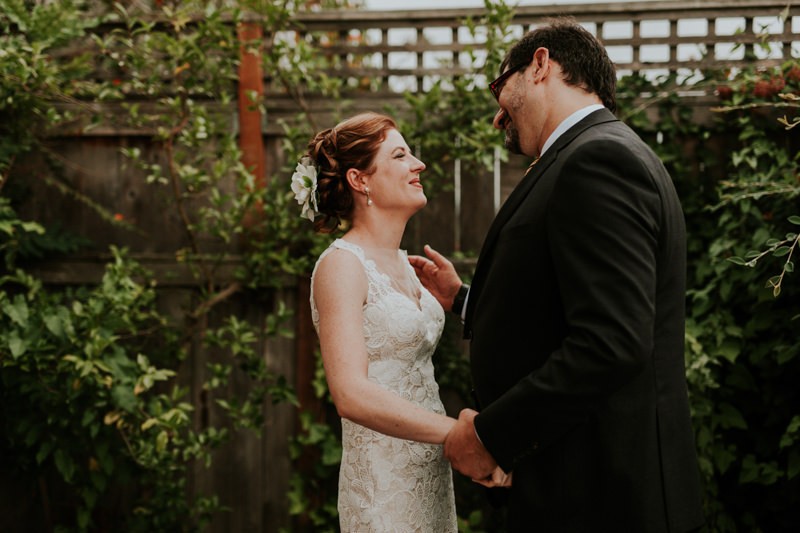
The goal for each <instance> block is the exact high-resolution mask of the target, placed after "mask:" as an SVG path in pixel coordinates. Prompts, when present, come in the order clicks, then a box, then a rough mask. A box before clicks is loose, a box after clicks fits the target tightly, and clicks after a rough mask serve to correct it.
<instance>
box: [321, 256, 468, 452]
mask: <svg viewBox="0 0 800 533" xmlns="http://www.w3.org/2000/svg"><path fill="white" fill-rule="evenodd" d="M313 290H314V300H315V302H316V305H317V310H318V312H319V337H320V347H321V349H322V362H323V364H324V366H325V375H326V377H327V380H328V387H329V389H330V391H331V396H332V397H333V402H334V404H336V409H337V411H338V412H339V415H341V416H342V417H343V418H347V419H348V420H351V421H353V422H356V423H357V424H360V425H362V426H365V427H368V428H370V429H372V430H375V431H378V432H380V433H383V434H386V435H390V436H392V437H398V438H403V439H408V440H414V441H420V442H430V443H436V444H441V443H443V442H444V440H445V437H446V435H447V433H448V432H449V431H450V429H451V428H452V427H453V426H454V425H455V420H454V419H452V418H449V417H447V416H444V415H439V414H436V413H434V412H431V411H428V410H426V409H423V408H422V407H419V406H417V405H415V404H413V403H411V402H409V401H407V400H404V399H403V398H400V397H399V396H397V395H396V394H395V393H393V392H391V391H389V390H387V389H385V388H383V387H381V386H380V385H378V384H377V383H374V382H372V381H370V380H369V379H368V378H367V367H368V358H367V348H366V345H365V343H364V332H363V329H362V327H363V326H362V324H363V312H362V307H363V304H364V301H365V300H366V296H367V278H366V276H365V274H364V271H363V268H362V266H361V264H360V262H359V260H358V258H356V257H355V256H353V255H352V254H351V253H349V252H346V251H342V250H338V251H335V252H332V253H330V254H329V255H328V256H327V257H325V259H323V260H322V262H321V263H320V265H319V267H318V268H317V272H316V274H315V276H314V287H313Z"/></svg>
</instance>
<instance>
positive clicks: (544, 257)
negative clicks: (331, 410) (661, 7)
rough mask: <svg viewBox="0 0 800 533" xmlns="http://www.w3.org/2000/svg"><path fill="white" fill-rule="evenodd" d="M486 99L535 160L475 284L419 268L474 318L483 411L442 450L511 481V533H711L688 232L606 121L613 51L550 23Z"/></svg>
mask: <svg viewBox="0 0 800 533" xmlns="http://www.w3.org/2000/svg"><path fill="white" fill-rule="evenodd" d="M501 72H502V74H501V75H500V77H499V78H497V80H495V81H494V82H492V84H491V85H490V89H491V91H492V93H493V94H494V96H495V98H496V99H497V101H498V103H499V105H500V110H499V111H498V112H497V114H496V115H495V117H494V126H495V127H496V128H498V129H500V130H504V131H505V143H506V146H507V147H508V148H509V149H510V150H511V151H513V152H518V153H522V154H525V155H528V156H530V157H532V158H535V164H534V165H532V166H531V168H530V169H529V171H528V172H527V173H526V175H525V177H523V178H522V180H521V181H520V183H519V184H518V185H517V187H516V188H515V189H514V191H513V192H512V193H511V195H510V196H509V198H508V200H507V201H506V202H505V204H504V205H503V207H502V209H501V210H500V212H499V213H498V214H497V217H496V219H495V221H494V222H493V224H492V226H491V227H490V229H489V232H488V235H487V237H486V241H485V242H484V244H483V249H482V250H481V253H480V256H479V259H478V263H477V267H476V271H475V274H474V277H473V281H472V286H471V287H467V286H466V285H462V284H461V281H460V278H459V277H458V275H457V274H456V272H455V269H454V268H453V265H452V263H450V262H449V261H448V260H447V259H445V258H444V257H442V256H441V255H440V254H438V253H436V252H435V251H434V250H432V249H431V248H430V247H426V249H425V252H426V255H427V256H428V258H429V259H426V258H423V257H420V256H416V257H412V258H411V262H412V264H413V265H414V267H415V269H416V270H417V274H418V276H419V277H420V279H421V280H422V281H423V283H424V284H425V285H426V287H428V289H429V290H430V291H431V292H432V293H433V294H434V295H435V296H436V297H437V299H439V301H440V303H442V305H443V307H444V308H445V309H448V310H452V311H453V312H455V313H458V314H460V315H461V316H462V318H463V319H464V327H465V333H464V334H465V337H466V338H469V339H471V344H470V357H471V366H472V378H473V381H474V386H475V391H476V394H477V397H478V400H479V403H480V414H477V413H476V412H475V411H472V410H469V409H465V410H464V411H462V413H461V415H460V416H459V420H458V423H457V424H456V426H455V427H454V428H453V430H452V431H451V432H450V434H449V435H448V436H447V440H446V441H445V454H446V455H447V457H448V458H449V459H450V460H451V462H452V464H453V466H454V467H455V468H456V469H457V470H459V471H460V472H461V473H463V474H465V475H467V476H470V477H472V478H474V479H477V480H486V479H487V478H488V477H489V476H490V474H491V472H492V471H493V469H494V467H495V466H496V465H499V466H500V467H501V468H502V469H503V470H504V471H506V472H513V484H512V486H511V488H510V489H494V490H508V491H509V492H508V501H509V510H508V520H509V523H508V529H509V531H512V532H523V531H524V532H528V531H535V532H537V533H543V532H625V533H628V532H634V533H643V532H657V533H661V532H683V531H691V530H695V529H697V528H699V527H700V526H701V525H702V524H703V516H702V510H701V496H700V482H699V476H698V469H697V457H696V453H695V448H694V438H693V432H692V426H691V421H690V417H689V403H688V398H687V390H686V379H685V369H684V355H683V350H684V293H685V277H686V275H685V269H686V259H685V228H684V219H683V213H682V210H681V206H680V204H679V201H678V197H677V195H676V192H675V189H674V187H673V184H672V181H671V179H670V177H669V175H668V174H667V172H666V170H665V169H664V166H663V165H662V164H661V162H660V161H659V160H658V158H657V156H656V155H655V154H654V153H653V152H652V151H651V150H650V149H649V148H648V147H647V146H646V145H645V144H644V142H642V141H641V140H640V139H639V138H638V137H637V136H636V134H635V133H633V131H631V130H630V129H629V128H628V127H627V126H625V125H624V124H623V123H622V122H620V121H618V120H617V119H616V118H615V116H614V115H613V113H612V112H613V111H614V109H615V85H616V74H615V70H614V66H613V64H612V63H611V61H610V60H609V58H608V56H607V55H606V53H605V50H604V48H603V46H602V45H601V44H600V43H599V42H598V40H597V39H596V38H595V37H594V36H592V35H591V34H590V33H589V32H587V31H586V30H585V29H583V28H582V27H581V26H579V25H577V24H576V23H574V22H573V21H571V20H567V19H557V20H554V21H552V22H551V23H550V24H549V25H547V26H543V27H540V28H538V29H535V30H533V31H531V32H529V33H527V34H526V35H525V36H523V38H522V39H521V40H520V41H519V42H518V43H516V44H515V45H514V46H513V47H512V48H511V50H510V51H509V53H508V55H507V56H506V58H505V60H504V61H503V64H502V66H501Z"/></svg>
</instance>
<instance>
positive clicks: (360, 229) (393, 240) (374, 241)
mask: <svg viewBox="0 0 800 533" xmlns="http://www.w3.org/2000/svg"><path fill="white" fill-rule="evenodd" d="M404 230H405V224H403V226H402V227H400V228H396V227H391V225H387V226H383V227H380V228H378V227H375V226H373V225H367V224H359V225H354V226H353V227H352V228H351V229H350V231H348V232H347V233H346V234H345V235H344V238H345V239H346V240H348V241H351V242H353V243H355V244H358V245H359V246H361V247H362V248H371V249H374V250H386V251H396V250H398V249H399V248H400V241H401V240H402V239H403V231H404Z"/></svg>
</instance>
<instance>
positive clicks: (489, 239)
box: [464, 109, 617, 338]
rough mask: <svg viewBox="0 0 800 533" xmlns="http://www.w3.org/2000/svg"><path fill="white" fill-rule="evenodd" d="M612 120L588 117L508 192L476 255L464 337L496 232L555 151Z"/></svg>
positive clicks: (604, 113) (603, 113)
mask: <svg viewBox="0 0 800 533" xmlns="http://www.w3.org/2000/svg"><path fill="white" fill-rule="evenodd" d="M616 120H617V118H616V117H615V116H614V114H613V113H611V112H610V111H608V110H607V109H600V110H597V111H595V112H593V113H591V114H589V115H588V116H587V117H586V118H584V119H583V120H581V121H580V122H578V123H577V124H575V125H574V126H573V127H571V128H570V129H569V130H567V131H566V132H564V133H563V134H562V135H561V136H560V137H559V138H558V139H557V140H556V142H555V143H554V144H553V146H551V147H550V148H549V149H548V150H547V151H546V152H545V154H544V155H543V156H542V157H541V158H540V159H539V160H538V161H537V162H536V164H535V165H533V166H532V167H531V168H530V170H529V171H528V172H527V173H526V174H525V176H524V177H523V178H522V180H521V181H520V182H519V183H518V184H517V186H516V187H514V190H513V191H511V194H510V195H509V196H508V199H507V200H506V201H505V203H504V204H503V206H502V207H501V208H500V210H499V211H498V212H497V215H496V216H495V218H494V221H493V222H492V225H491V226H489V231H488V232H487V234H486V239H484V241H483V247H482V248H481V253H480V255H479V256H478V263H477V265H476V267H475V274H474V275H473V278H472V285H471V287H470V294H469V301H468V302H467V313H466V317H465V319H466V320H465V323H464V337H465V338H469V337H471V334H472V332H471V323H472V315H473V312H474V309H475V306H474V305H473V304H474V303H475V302H477V301H478V296H480V290H481V288H482V286H483V277H484V276H485V274H486V272H487V271H488V265H489V263H490V262H491V261H490V258H491V256H492V253H493V252H494V248H495V244H496V241H497V237H498V235H499V233H500V230H502V229H503V227H504V226H505V225H506V223H507V222H508V220H509V219H510V218H511V216H512V215H513V214H514V213H515V212H516V210H517V208H519V206H520V204H522V202H523V200H525V198H526V197H527V196H528V194H529V193H530V192H531V190H532V189H533V187H534V185H536V183H537V182H538V181H539V178H541V177H542V176H543V175H544V174H545V173H546V172H547V170H548V169H549V168H550V166H551V165H552V164H553V163H554V162H555V161H556V160H557V159H558V155H559V152H560V151H561V150H562V149H563V148H564V147H565V146H567V145H569V144H570V143H571V142H572V141H573V140H574V139H575V138H576V137H577V136H578V135H580V134H581V133H583V132H584V131H586V130H587V129H588V128H591V127H592V126H595V125H597V124H602V123H605V122H614V121H616Z"/></svg>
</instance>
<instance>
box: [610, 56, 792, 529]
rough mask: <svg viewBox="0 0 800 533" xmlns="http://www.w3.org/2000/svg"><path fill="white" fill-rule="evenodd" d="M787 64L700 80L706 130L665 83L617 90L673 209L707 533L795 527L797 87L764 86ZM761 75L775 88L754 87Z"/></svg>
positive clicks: (669, 81) (630, 84)
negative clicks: (708, 97) (678, 206)
mask: <svg viewBox="0 0 800 533" xmlns="http://www.w3.org/2000/svg"><path fill="white" fill-rule="evenodd" d="M797 68H798V63H797V61H796V60H792V61H788V62H787V64H786V65H783V67H782V68H779V69H775V70H773V71H765V70H753V71H743V72H741V73H739V74H738V75H737V76H736V77H733V78H727V77H724V76H723V75H721V74H719V73H706V76H705V78H704V79H702V80H700V81H695V82H694V84H693V88H695V89H696V88H708V89H714V90H715V91H716V93H717V94H718V96H719V98H720V99H721V101H722V103H723V104H724V105H723V106H721V107H719V108H718V109H717V111H719V114H718V116H716V117H714V118H716V120H713V121H710V122H709V121H706V122H699V121H697V120H694V119H693V116H692V111H691V110H690V109H689V108H688V106H686V105H685V104H684V103H683V102H682V101H681V99H680V98H679V97H676V96H675V95H676V94H677V93H678V92H679V89H680V88H681V84H679V83H678V82H677V81H676V80H675V79H674V78H670V77H666V78H662V79H659V80H656V81H655V82H650V81H648V80H645V79H643V78H628V79H624V80H622V82H621V84H620V91H619V96H620V99H621V101H622V102H623V105H621V108H622V110H623V115H624V118H625V120H626V121H627V122H628V123H629V124H631V125H632V126H634V127H635V128H636V129H637V130H638V131H639V132H640V134H641V135H642V137H644V138H645V139H648V140H649V141H650V144H651V146H653V148H654V149H655V150H656V151H657V152H658V153H659V155H660V156H661V157H662V159H663V160H664V161H665V163H666V164H667V166H668V168H669V170H670V172H671V174H672V176H673V178H674V179H675V181H676V186H677V188H678V190H679V193H680V195H681V197H682V201H683V204H684V210H685V212H686V218H687V228H688V237H689V242H688V249H689V287H688V293H687V324H686V357H687V378H688V381H689V390H690V398H691V408H692V417H693V421H694V425H695V430H696V441H697V447H698V452H699V454H700V467H701V471H702V474H703V477H704V481H705V486H706V495H705V504H706V518H707V520H708V524H709V530H710V531H722V532H725V531H781V530H787V529H788V528H789V527H790V524H793V523H796V522H797V514H796V510H794V506H793V505H792V503H791V502H792V501H796V499H797V498H798V497H800V492H798V491H799V490H800V489H798V485H797V480H798V478H797V473H798V459H800V455H798V452H797V449H796V447H794V448H792V444H793V443H794V442H795V440H796V438H797V429H798V428H797V419H798V416H800V413H798V409H797V405H798V396H797V392H796V390H797V387H796V383H794V381H795V380H794V379H793V377H792V376H796V375H797V372H798V364H800V357H798V355H799V353H798V352H800V343H798V341H797V335H796V334H795V330H796V327H797V326H796V324H797V319H798V313H797V309H796V304H793V302H797V301H798V285H797V284H796V283H794V284H790V285H787V284H786V281H787V280H789V278H788V277H787V276H789V275H790V274H791V273H792V272H793V263H792V262H791V257H792V252H793V251H794V250H795V248H796V242H797V230H796V228H794V230H793V226H794V225H795V224H796V223H797V222H798V221H800V219H798V218H797V216H796V196H797V194H798V192H800V190H799V189H798V175H799V174H800V172H799V171H800V169H799V168H798V159H797V155H796V154H797V153H798V149H797V139H796V138H795V137H792V136H791V134H787V133H786V132H787V131H788V130H790V129H791V127H790V125H791V124H793V123H794V122H796V120H795V118H796V117H794V116H793V115H796V111H794V110H795V109H796V105H795V104H794V102H795V100H794V97H793V96H792V94H791V91H796V90H798V88H800V87H798V86H797V85H796V81H795V80H790V79H789V78H788V77H787V81H786V82H785V83H782V82H780V81H776V79H777V77H778V76H779V75H781V73H783V76H786V74H787V73H793V72H798V71H800V70H797V71H796V70H795V69H797ZM792 75H793V74H792ZM765 80H769V83H770V84H772V85H771V87H773V86H774V87H780V89H779V90H777V91H775V92H772V91H773V89H770V92H769V93H767V92H765V89H764V87H765V84H764V83H763V82H764V81H765ZM781 91H782V92H781ZM637 95H644V98H641V97H640V98H638V99H637ZM637 102H638V104H637ZM785 112H790V114H789V116H788V117H787V116H786V115H785V114H784V113H785ZM781 125H783V128H781ZM787 126H789V127H787ZM787 231H788V232H789V233H786V232H787ZM773 235H785V237H783V238H773V237H771V236H773ZM762 247H763V248H762ZM759 248H762V249H763V251H761V252H758V251H752V250H757V249H759ZM767 257H776V258H778V259H777V261H781V262H783V265H782V271H781V273H780V274H779V275H770V274H769V273H768V272H767V271H765V269H764V268H756V267H757V266H758V267H762V266H763V265H761V264H760V263H759V261H760V260H762V259H765V258H767ZM737 265H747V266H749V267H751V268H741V267H739V266H737ZM779 268H781V267H779ZM765 282H766V286H767V287H768V288H769V289H770V291H768V292H767V291H764V289H763V287H764V285H765ZM781 287H783V291H781ZM779 295H780V297H779V298H778V296H779Z"/></svg>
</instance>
